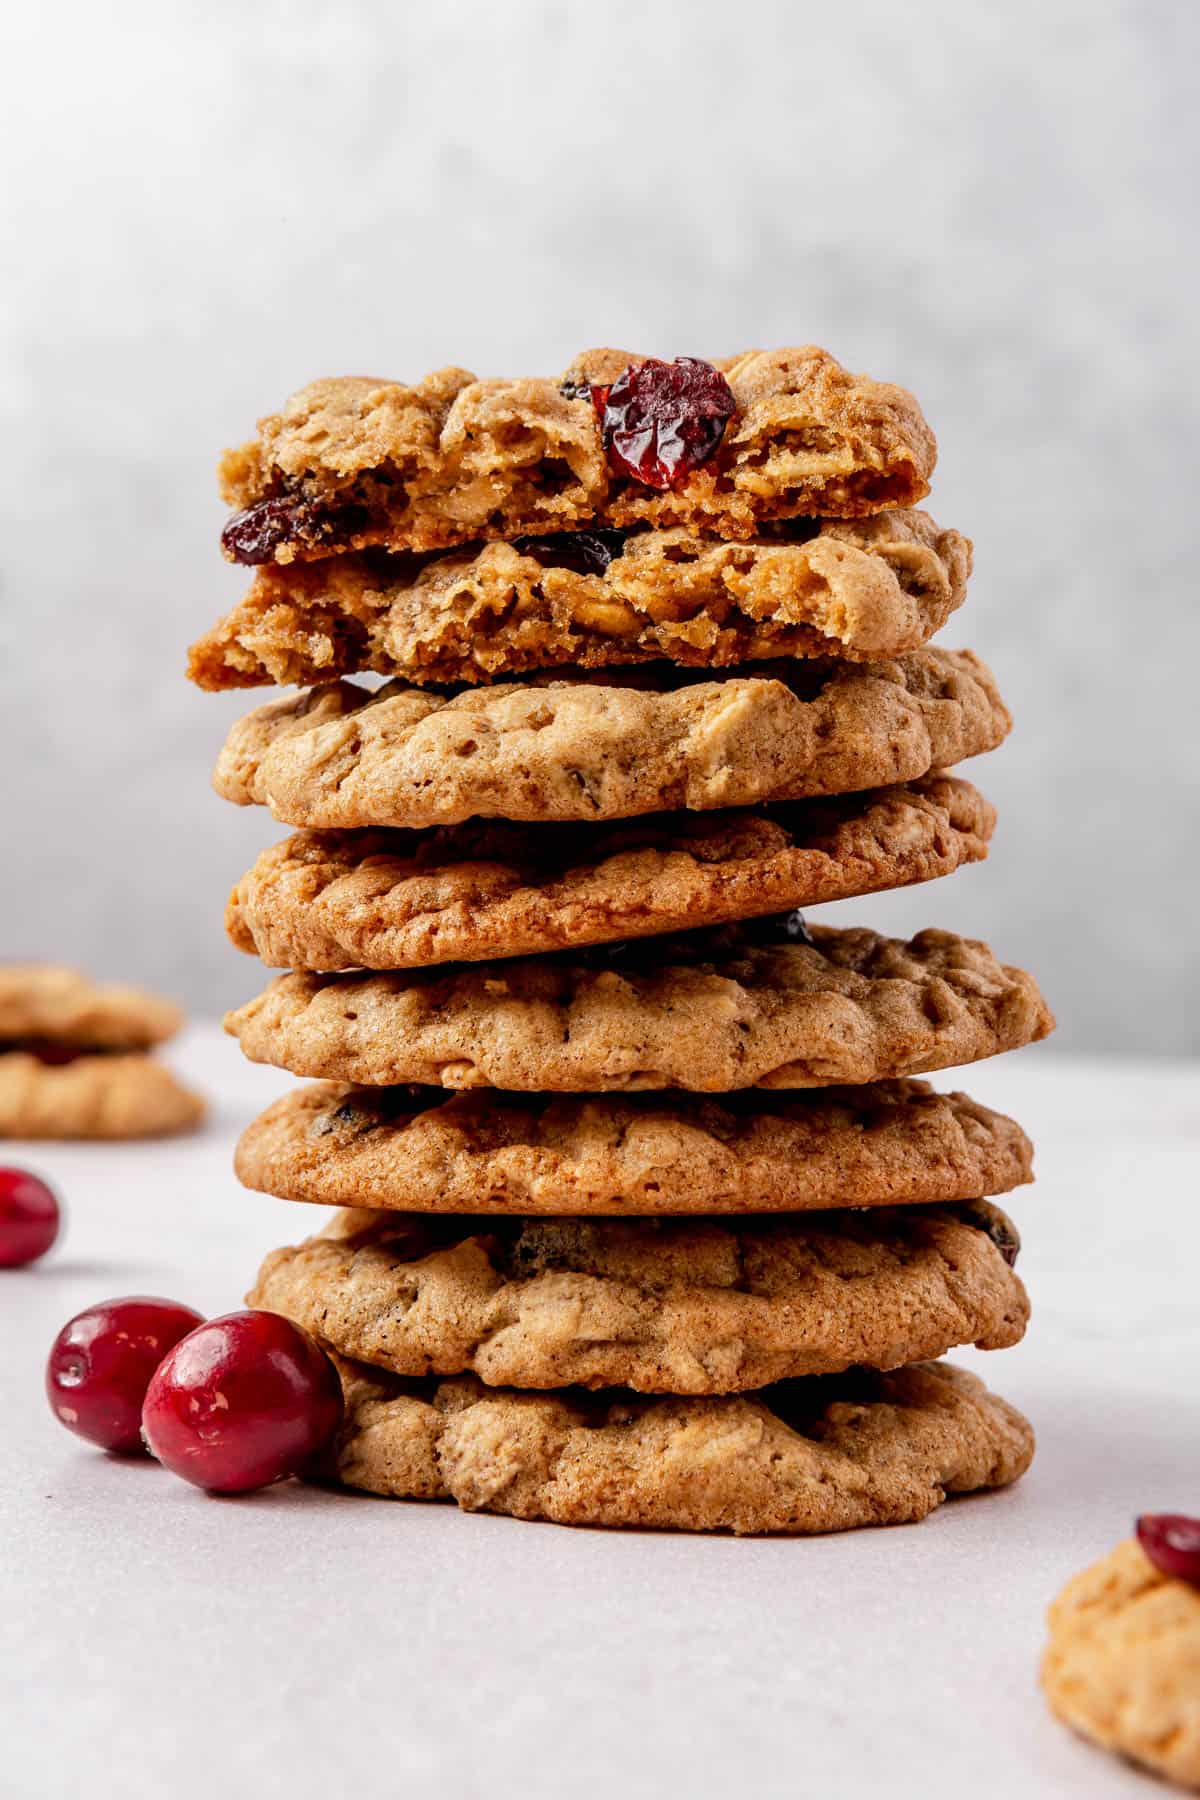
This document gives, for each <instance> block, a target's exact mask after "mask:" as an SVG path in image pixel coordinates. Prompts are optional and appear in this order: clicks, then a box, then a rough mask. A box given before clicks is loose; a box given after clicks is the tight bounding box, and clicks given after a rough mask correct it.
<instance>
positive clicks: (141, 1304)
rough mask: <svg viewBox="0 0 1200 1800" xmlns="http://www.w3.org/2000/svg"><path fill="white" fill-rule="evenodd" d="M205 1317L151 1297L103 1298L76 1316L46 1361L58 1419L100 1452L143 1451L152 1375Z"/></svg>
mask: <svg viewBox="0 0 1200 1800" xmlns="http://www.w3.org/2000/svg"><path fill="white" fill-rule="evenodd" d="M202 1319H203V1314H201V1313H198V1312H195V1311H193V1309H192V1308H191V1307H190V1306H180V1305H179V1304H178V1302H177V1301H175V1300H158V1299H155V1298H153V1297H152V1296H150V1295H146V1294H131V1295H130V1296H129V1297H128V1298H126V1299H123V1300H102V1301H101V1302H100V1304H99V1305H98V1306H89V1307H87V1308H86V1310H85V1311H83V1312H81V1313H76V1315H75V1317H74V1318H73V1319H71V1320H70V1321H69V1323H67V1324H66V1325H64V1326H63V1328H62V1330H61V1331H60V1332H59V1334H58V1336H57V1337H56V1338H55V1340H54V1343H53V1344H52V1345H51V1348H50V1356H49V1359H48V1361H47V1363H46V1398H47V1399H48V1400H49V1402H50V1409H51V1411H52V1412H53V1414H54V1416H55V1418H56V1419H58V1420H59V1422H60V1423H61V1424H63V1425H65V1426H66V1427H67V1430H68V1431H74V1432H77V1433H78V1435H79V1436H80V1437H82V1438H87V1440H88V1442H89V1443H91V1444H99V1446H100V1448H101V1449H102V1450H116V1451H120V1452H122V1453H123V1454H125V1455H128V1454H130V1453H131V1452H133V1451H135V1450H140V1449H141V1447H142V1437H141V1430H142V1401H143V1400H144V1399H145V1398H146V1389H147V1388H148V1387H149V1385H150V1377H151V1376H152V1375H153V1373H154V1371H155V1369H157V1367H158V1365H159V1363H160V1362H161V1361H162V1359H163V1357H164V1356H165V1355H166V1354H167V1351H168V1350H170V1349H171V1348H172V1347H173V1346H174V1345H175V1344H177V1343H178V1342H179V1340H180V1338H181V1337H183V1336H185V1334H186V1333H187V1332H189V1331H193V1330H195V1328H196V1326H197V1325H199V1324H200V1323H201V1322H202Z"/></svg>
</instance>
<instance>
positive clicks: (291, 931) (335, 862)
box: [225, 775, 995, 971]
mask: <svg viewBox="0 0 1200 1800" xmlns="http://www.w3.org/2000/svg"><path fill="white" fill-rule="evenodd" d="M994 822H995V815H994V813H993V811H992V808H991V807H990V806H989V805H988V803H987V801H986V800H984V798H983V796H982V795H981V794H979V793H978V792H977V791H976V789H975V788H973V787H972V786H971V785H970V783H969V782H966V781H963V780H961V779H959V778H958V777H956V776H950V775H930V776H926V777H925V778H924V779H923V780H921V781H914V782H910V783H908V784H907V785H906V786H902V787H890V788H875V789H871V790H870V791H869V792H868V793H866V794H851V795H846V796H844V797H841V798H838V799H827V800H798V801H793V802H791V803H790V804H788V805H783V806H775V807H764V808H759V809H757V810H754V811H749V810H744V809H740V808H737V809H734V810H732V811H728V812H711V813H656V814H651V815H649V816H647V817H646V818H639V819H635V820H633V821H626V822H622V823H620V824H617V825H613V826H607V827H606V826H602V825H586V824H565V825H557V824H555V825H515V824H510V823H507V822H501V821H497V820H484V821H475V822H472V823H470V824H466V825H450V826H441V827H437V828H436V829H434V830H430V831H408V832H405V831H383V830H380V831H375V830H367V831H331V832H300V833H298V834H297V835H296V836H294V837H291V838H288V839H286V840H285V841H284V842H283V843H281V844H276V845H274V846H273V847H272V848H270V849H268V850H266V851H264V852H263V854H262V855H261V856H260V857H259V858H258V861H257V862H256V863H255V864H254V866H253V867H252V868H251V869H250V870H249V871H248V873H247V874H246V875H244V876H243V877H242V879H241V881H239V882H238V884H237V886H236V887H235V888H234V890H233V894H232V896H231V898H230V901H229V905H228V907H227V910H226V915H225V922H226V928H227V930H228V932H229V935H230V937H231V938H232V940H233V942H234V943H235V944H236V945H237V947H238V948H239V949H240V950H245V951H247V952H248V953H249V954H250V955H255V954H257V955H258V956H260V957H261V958H262V960H263V961H264V962H265V963H268V964H270V965H273V966H275V967H280V968H289V969H312V970H317V971H334V970H338V969H355V968H358V969H404V968H417V967H421V966H424V965H429V964H434V963H443V962H480V961H484V960H487V959H490V958H493V957H505V956H521V955H526V954H535V953H538V952H541V951H547V950H560V949H562V948H564V947H569V948H576V947H578V946H581V945H584V944H599V943H611V942H615V941H616V940H618V939H623V938H634V937H651V936H657V935H659V934H661V933H663V932H670V931H681V930H687V929H689V928H690V927H693V926H696V927H699V926H702V925H718V924H724V923H727V922H729V921H731V920H735V919H744V918H752V917H757V916H762V915H764V914H767V913H777V912H788V911H790V910H791V909H792V908H794V907H804V906H815V905H817V904H818V903H819V902H821V901H826V900H839V899H844V898H846V897H848V896H851V895H855V894H869V893H875V892H878V891H880V890H882V889H884V888H891V887H903V886H905V885H906V884H908V883H910V882H917V881H932V880H934V879H935V878H936V877H938V876H940V875H948V874H950V873H952V872H953V871H954V870H955V869H958V868H960V867H962V866H963V865H964V864H966V863H971V862H977V861H980V860H981V859H982V858H983V857H985V856H986V855H987V845H988V839H989V838H990V837H991V834H992V828H993V825H994Z"/></svg>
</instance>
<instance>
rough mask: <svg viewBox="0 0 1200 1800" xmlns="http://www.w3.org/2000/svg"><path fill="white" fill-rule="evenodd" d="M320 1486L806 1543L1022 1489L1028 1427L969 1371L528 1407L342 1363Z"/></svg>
mask: <svg viewBox="0 0 1200 1800" xmlns="http://www.w3.org/2000/svg"><path fill="white" fill-rule="evenodd" d="M339 1368H340V1372H341V1375H342V1384H343V1388H344V1390H345V1396H346V1416H345V1421H344V1424H343V1429H342V1434H341V1437H340V1439H339V1440H338V1442H337V1444H336V1447H335V1450H334V1453H333V1454H332V1456H331V1457H330V1458H329V1460H328V1463H327V1465H326V1472H327V1473H328V1474H329V1475H330V1476H331V1477H332V1478H333V1479H335V1480H337V1481H340V1482H341V1483H343V1484H344V1485H345V1486H346V1487H351V1488H361V1489H365V1490H366V1491H367V1492H368V1493H373V1494H386V1495H389V1496H392V1497H393V1498H401V1499H410V1498H411V1499H421V1500H438V1499H452V1500H456V1501H457V1502H458V1504H459V1505H460V1506H461V1507H463V1508H465V1509H466V1510H468V1511H487V1512H498V1513H508V1514H510V1515H511V1516H512V1517H514V1518H519V1519H549V1520H553V1521H554V1522H556V1523H557V1524H560V1525H612V1526H632V1527H640V1528H646V1527H651V1528H659V1529H662V1530H672V1531H731V1532H736V1533H739V1534H749V1533H762V1532H790V1533H797V1534H799V1533H812V1532H824V1531H849V1530H853V1529H855V1528H856V1527H859V1526H865V1525H901V1524H907V1523H910V1522H912V1521H915V1520H917V1519H923V1518H925V1517H926V1515H927V1514H929V1513H931V1512H932V1511H933V1510H934V1508H935V1507H936V1506H939V1505H940V1504H941V1502H942V1501H943V1500H945V1499H946V1497H947V1496H948V1495H950V1494H965V1493H974V1492H977V1491H978V1490H980V1489H983V1488H1000V1487H1005V1486H1007V1485H1008V1484H1009V1483H1010V1482H1013V1481H1016V1480H1017V1479H1018V1478H1019V1477H1020V1476H1021V1475H1023V1474H1024V1472H1025V1470H1026V1469H1027V1468H1028V1467H1029V1464H1030V1461H1031V1460H1032V1457H1033V1431H1032V1429H1031V1427H1030V1425H1029V1422H1028V1420H1026V1419H1024V1418H1023V1417H1022V1416H1021V1414H1020V1413H1019V1412H1017V1410H1016V1408H1015V1407H1012V1406H1009V1405H1008V1403H1007V1402H1006V1401H1004V1400H1001V1399H1000V1398H999V1397H998V1396H997V1395H995V1394H993V1393H991V1392H989V1390H988V1389H987V1388H986V1387H985V1386H984V1385H983V1383H982V1382H981V1381H980V1380H979V1379H978V1378H977V1377H976V1376H974V1375H969V1374H968V1373H967V1372H966V1370H965V1369H957V1368H955V1367H954V1366H953V1365H952V1364H948V1363H915V1364H913V1365H912V1366H911V1367H910V1368H907V1369H897V1370H896V1371H895V1372H894V1373H892V1374H884V1375H881V1374H875V1373H872V1372H870V1371H867V1370H853V1371H850V1372H848V1373H847V1374H845V1375H825V1376H813V1377H809V1378H808V1379H801V1380H798V1381H790V1382H782V1383H779V1384H777V1385H776V1386H773V1387H768V1388H763V1389H761V1390H759V1391H758V1392H757V1393H753V1394H725V1395H720V1396H717V1397H713V1398H701V1399H697V1398H676V1397H669V1398H668V1397H661V1398H649V1397H646V1396H641V1395H637V1394H634V1393H632V1392H622V1391H621V1390H617V1391H615V1392H614V1391H613V1390H611V1389H610V1390H608V1391H607V1392H603V1393H598V1394H591V1393H589V1392H587V1391H586V1390H585V1389H582V1388H568V1389H566V1390H565V1391H563V1392H560V1393H552V1394H538V1393H520V1392H517V1391H514V1390H513V1389H511V1388H499V1389H496V1388H487V1387H485V1386H484V1385H483V1383H482V1382H480V1381H479V1380H478V1379H477V1378H476V1377H474V1376H470V1375H463V1376H458V1377H455V1378H452V1379H450V1380H440V1381H439V1380H436V1379H429V1380H425V1381H420V1380H413V1379H406V1378H405V1377H403V1376H399V1375H388V1374H385V1373H384V1372H383V1371H381V1370H377V1369H372V1368H369V1367H367V1366H366V1365H364V1364H361V1363H347V1362H339Z"/></svg>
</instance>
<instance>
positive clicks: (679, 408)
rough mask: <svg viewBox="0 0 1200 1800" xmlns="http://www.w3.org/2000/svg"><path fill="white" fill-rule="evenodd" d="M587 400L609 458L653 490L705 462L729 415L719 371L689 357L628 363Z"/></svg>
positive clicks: (732, 406) (729, 396)
mask: <svg viewBox="0 0 1200 1800" xmlns="http://www.w3.org/2000/svg"><path fill="white" fill-rule="evenodd" d="M592 399H593V402H594V404H595V406H596V409H597V412H598V413H599V414H600V419H601V436H602V438H603V441H604V448H605V450H606V451H607V452H608V458H609V461H610V462H611V463H614V464H615V465H616V466H617V468H618V469H619V470H620V471H621V473H622V474H625V475H632V476H633V477H634V478H635V480H637V481H641V482H644V483H645V485H646V486H647V487H653V488H669V487H673V486H674V485H675V483H676V482H678V481H682V480H683V479H684V478H685V477H686V476H688V475H690V474H691V473H692V471H693V469H699V468H700V467H701V466H702V465H703V464H704V463H706V462H707V461H708V460H709V458H710V457H711V456H712V454H713V452H714V451H715V450H716V448H717V445H718V444H719V443H720V442H721V438H722V436H723V435H724V432H725V427H726V425H727V424H728V423H729V421H730V419H731V418H732V417H733V415H734V413H735V412H736V411H737V402H736V400H735V399H734V397H733V390H732V388H731V387H730V385H729V383H728V382H727V381H726V379H725V377H724V376H723V375H722V374H721V372H720V370H719V369H714V368H713V366H712V364H711V363H706V362H701V361H700V359H699V358H698V357H695V356H677V357H676V358H675V361H674V362H659V361H658V360H657V359H656V358H654V357H651V358H649V359H648V360H647V361H646V362H643V363H630V365H629V367H628V368H627V369H623V370H622V372H621V373H620V375H618V376H617V379H616V380H615V381H614V382H613V383H612V384H611V386H610V387H608V388H607V389H605V388H600V387H597V388H594V389H593V391H592Z"/></svg>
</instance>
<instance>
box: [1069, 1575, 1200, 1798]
mask: <svg viewBox="0 0 1200 1800" xmlns="http://www.w3.org/2000/svg"><path fill="white" fill-rule="evenodd" d="M1049 1623H1050V1641H1049V1644H1048V1646H1047V1649H1046V1652H1045V1656H1044V1658H1043V1660H1042V1670H1041V1678H1042V1686H1043V1688H1044V1690H1045V1693H1046V1698H1047V1700H1048V1701H1049V1703H1050V1706H1051V1708H1052V1710H1053V1711H1054V1712H1055V1713H1056V1714H1057V1715H1058V1717H1059V1718H1060V1719H1062V1720H1063V1721H1064V1722H1065V1723H1066V1724H1068V1725H1070V1726H1073V1727H1074V1729H1075V1730H1076V1731H1079V1732H1081V1733H1082V1734H1083V1735H1084V1736H1085V1737H1088V1738H1091V1739H1092V1741H1093V1742H1094V1743H1097V1744H1100V1745H1102V1746H1103V1747H1104V1748H1105V1749H1106V1750H1115V1751H1119V1752H1121V1753H1122V1754H1123V1755H1125V1756H1129V1757H1132V1758H1133V1759H1134V1760H1135V1761H1136V1762H1140V1763H1143V1764H1145V1765H1146V1766H1147V1767H1148V1768H1151V1769H1153V1770H1155V1771H1156V1772H1157V1773H1158V1774H1159V1775H1165V1776H1166V1777H1167V1778H1168V1780H1171V1781H1177V1782H1179V1783H1181V1785H1182V1786H1184V1787H1189V1788H1196V1789H1200V1589H1197V1588H1195V1587H1192V1586H1190V1585H1189V1584H1188V1583H1186V1582H1183V1581H1176V1580H1172V1579H1170V1578H1169V1577H1168V1576H1165V1575H1163V1574H1161V1573H1160V1571H1159V1570H1157V1569H1156V1568H1155V1567H1154V1565H1153V1563H1151V1562H1150V1560H1149V1558H1148V1557H1147V1556H1146V1555H1145V1553H1144V1552H1143V1551H1142V1549H1141V1547H1140V1545H1139V1544H1138V1543H1137V1542H1136V1541H1135V1540H1133V1539H1129V1540H1128V1541H1127V1542H1125V1543H1123V1544H1120V1545H1118V1547H1117V1548H1116V1549H1115V1550H1114V1551H1112V1552H1111V1553H1110V1554H1109V1555H1108V1556H1105V1557H1102V1558H1101V1560H1100V1561H1099V1562H1097V1563H1093V1564H1092V1566H1091V1567H1090V1568H1088V1569H1085V1570H1084V1571H1083V1573H1082V1574H1080V1575H1076V1576H1075V1577H1074V1579H1073V1580H1071V1581H1069V1582H1068V1583H1067V1585H1066V1587H1065V1588H1064V1589H1063V1591H1062V1592H1061V1594H1059V1596H1058V1598H1057V1599H1056V1600H1055V1601H1054V1604H1053V1605H1052V1606H1051V1608H1050V1620H1049Z"/></svg>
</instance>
